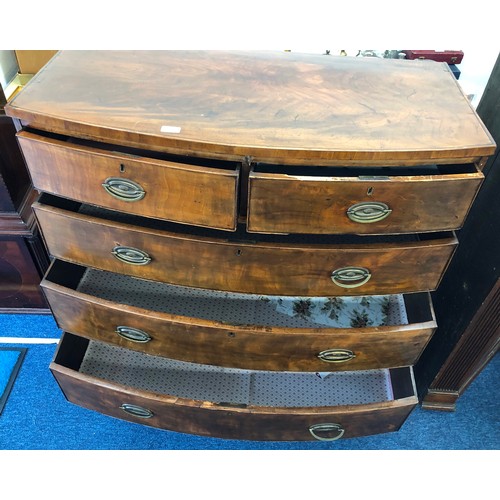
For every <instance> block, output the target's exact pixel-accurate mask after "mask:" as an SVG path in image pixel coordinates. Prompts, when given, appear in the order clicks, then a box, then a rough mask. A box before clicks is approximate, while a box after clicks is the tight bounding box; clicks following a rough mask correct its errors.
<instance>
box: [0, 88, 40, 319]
mask: <svg viewBox="0 0 500 500" xmlns="http://www.w3.org/2000/svg"><path fill="white" fill-rule="evenodd" d="M5 101H6V99H5V96H4V93H3V90H2V89H1V88H0V313H1V312H20V313H48V312H49V310H48V306H47V303H46V301H45V299H44V297H43V294H42V293H41V290H40V279H41V276H42V275H43V273H44V272H45V271H46V269H47V267H48V263H49V259H48V256H47V251H46V250H45V247H44V244H43V242H42V239H41V236H40V234H39V231H38V227H37V224H36V221H35V217H34V215H33V212H32V209H31V204H32V203H33V202H34V201H35V200H36V198H37V196H38V194H37V192H36V191H35V190H34V189H33V186H32V184H31V181H30V177H29V174H28V171H27V169H26V165H25V163H24V160H23V157H22V154H21V151H20V149H19V145H18V143H17V140H16V129H15V126H14V123H13V121H12V118H10V117H8V116H6V115H5V113H4V105H5Z"/></svg>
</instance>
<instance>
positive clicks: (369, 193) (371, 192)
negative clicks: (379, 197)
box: [366, 187, 373, 196]
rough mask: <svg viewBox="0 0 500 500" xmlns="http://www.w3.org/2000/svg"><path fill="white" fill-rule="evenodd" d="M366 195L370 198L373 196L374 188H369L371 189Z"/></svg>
mask: <svg viewBox="0 0 500 500" xmlns="http://www.w3.org/2000/svg"><path fill="white" fill-rule="evenodd" d="M366 194H367V195H368V196H371V195H372V194H373V188H372V187H369V188H368V191H367V192H366Z"/></svg>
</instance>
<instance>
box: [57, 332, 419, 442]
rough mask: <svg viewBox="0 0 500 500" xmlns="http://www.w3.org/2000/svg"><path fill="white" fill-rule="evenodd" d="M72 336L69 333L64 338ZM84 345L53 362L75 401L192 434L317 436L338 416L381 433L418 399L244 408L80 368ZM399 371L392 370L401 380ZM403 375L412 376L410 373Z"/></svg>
mask: <svg viewBox="0 0 500 500" xmlns="http://www.w3.org/2000/svg"><path fill="white" fill-rule="evenodd" d="M67 337H68V336H67V335H65V338H64V339H63V341H62V342H63V343H64V342H66V341H67ZM78 349H82V348H81V347H79V346H74V348H73V351H74V352H73V353H71V355H70V356H69V358H68V359H67V357H66V356H60V355H59V356H58V357H56V359H55V361H54V362H52V363H51V365H50V369H51V371H52V373H53V374H54V376H55V378H56V380H57V381H58V383H59V385H60V387H61V389H62V391H63V393H64V395H65V397H66V398H67V399H68V400H69V401H70V402H72V403H74V404H77V405H79V406H83V407H85V408H88V409H91V410H94V411H98V412H100V413H104V414H106V415H110V416H113V417H116V418H119V419H123V420H129V421H132V422H136V423H140V424H145V425H149V426H152V427H157V428H161V429H169V430H173V431H177V432H185V433H188V434H197V435H201V436H212V437H220V438H224V439H245V440H259V441H267V440H273V441H274V440H279V441H307V440H313V439H314V438H313V437H312V435H311V433H310V432H309V427H310V426H311V425H314V424H320V423H332V422H334V423H337V424H339V425H341V426H342V427H343V428H344V430H345V433H344V436H343V438H350V437H357V436H364V435H369V434H380V433H384V432H393V431H396V430H398V429H399V428H400V427H401V425H402V424H403V422H404V421H405V419H406V417H407V416H408V414H409V413H410V411H411V410H412V409H413V408H414V407H415V406H416V404H417V402H418V400H417V398H416V396H415V393H414V392H413V393H411V392H410V391H408V392H407V393H404V394H402V395H401V396H400V397H399V398H397V399H394V400H392V401H384V402H380V403H370V404H365V405H350V406H337V407H335V406H324V407H316V408H300V407H298V408H282V407H261V406H247V407H243V408H241V407H237V406H231V405H230V402H228V403H222V404H217V403H215V402H209V401H197V400H192V399H187V398H180V397H177V396H175V395H162V394H158V393H152V392H148V391H145V390H138V389H133V388H131V387H126V386H122V385H120V384H117V383H113V382H109V381H106V380H102V379H99V378H96V377H93V376H89V375H86V374H82V373H79V372H78V366H77V364H78V360H79V359H80V358H81V356H82V353H81V352H78ZM60 351H61V346H60V347H59V352H60ZM75 351H76V352H75ZM407 370H409V369H407ZM398 375H399V374H393V376H392V377H393V383H394V384H395V385H396V384H397V383H398V380H397V378H398ZM403 376H404V377H406V378H408V377H409V374H408V373H404V374H403ZM123 403H127V404H133V405H138V406H141V407H143V408H146V409H149V410H150V411H152V412H153V416H152V417H151V418H148V419H143V418H138V417H134V416H130V415H128V414H127V413H125V412H124V411H123V410H121V409H120V406H121V405H122V404H123ZM326 404H327V402H325V405H326Z"/></svg>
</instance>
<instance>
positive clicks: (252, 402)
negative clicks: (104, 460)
mask: <svg viewBox="0 0 500 500" xmlns="http://www.w3.org/2000/svg"><path fill="white" fill-rule="evenodd" d="M51 370H52V372H53V373H54V376H55V377H56V379H57V381H58V382H59V385H60V386H61V389H62V390H63V392H64V394H65V396H66V398H67V399H68V400H69V401H71V402H73V403H76V404H78V405H81V406H84V407H86V408H89V409H93V410H96V411H99V412H102V413H105V414H107V415H111V416H114V417H117V418H121V419H125V420H129V421H133V422H137V423H142V424H146V425H151V426H153V427H159V428H163V429H170V430H174V431H179V432H186V433H193V434H199V435H205V436H214V437H221V438H226V439H252V440H297V441H299V440H313V439H319V440H335V439H337V438H340V437H355V436H360V435H367V434H376V433H382V432H391V431H394V430H397V429H398V428H399V427H400V426H401V425H402V423H403V422H404V420H405V419H406V417H407V415H408V414H409V412H410V411H411V410H412V408H413V407H414V406H415V405H416V403H417V399H416V395H415V387H414V381H413V373H412V370H411V368H408V367H407V368H398V369H394V370H386V369H382V370H365V371H357V372H336V373H315V372H298V373H297V372H267V371H252V370H243V369H232V368H219V367H213V366H206V365H198V364H194V363H187V362H179V361H174V360H170V359H165V358H157V357H154V356H150V355H147V354H143V353H139V352H132V351H128V350H126V349H123V348H119V347H114V346H110V345H106V344H103V343H100V342H96V341H88V340H86V339H83V338H81V337H77V336H74V335H71V334H68V333H66V334H64V336H63V340H62V342H61V344H60V346H59V349H58V353H57V354H56V357H55V360H54V362H53V363H52V364H51ZM325 426H326V427H325Z"/></svg>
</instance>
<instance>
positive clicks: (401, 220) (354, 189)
mask: <svg viewBox="0 0 500 500" xmlns="http://www.w3.org/2000/svg"><path fill="white" fill-rule="evenodd" d="M282 171H283V173H282ZM483 178H484V176H483V174H482V173H481V172H480V171H479V170H478V169H477V167H476V165H474V164H464V165H444V166H437V165H431V166H427V167H424V166H421V167H413V168H408V167H406V168H403V167H399V168H398V167H385V168H384V167H380V168H378V169H363V168H354V167H353V168H349V167H346V168H310V169H306V168H294V167H286V168H284V167H283V168H276V167H274V168H273V167H266V166H258V167H255V168H254V169H253V171H251V173H250V178H249V194H248V198H249V199H248V214H247V219H248V230H249V231H250V232H263V233H311V234H324V233H349V234H384V233H385V234H398V233H410V232H429V231H443V230H453V229H458V228H460V227H461V226H462V223H463V221H464V219H465V217H466V215H467V213H468V211H469V208H470V206H471V204H472V201H473V200H474V197H475V196H476V193H477V191H478V189H479V187H480V185H481V183H482V180H483Z"/></svg>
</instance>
